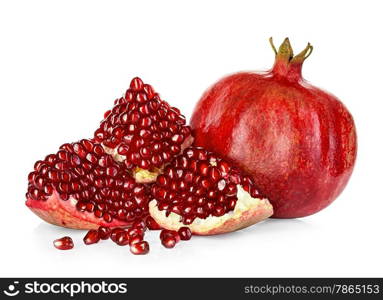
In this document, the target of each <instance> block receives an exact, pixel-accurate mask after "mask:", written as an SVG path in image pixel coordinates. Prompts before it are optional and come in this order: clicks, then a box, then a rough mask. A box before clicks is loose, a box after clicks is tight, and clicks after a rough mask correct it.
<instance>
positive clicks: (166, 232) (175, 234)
mask: <svg viewBox="0 0 383 300" xmlns="http://www.w3.org/2000/svg"><path fill="white" fill-rule="evenodd" d="M167 237H172V238H174V239H175V240H176V242H178V241H179V240H180V236H179V234H178V232H177V231H174V230H167V229H163V230H162V231H161V233H160V240H161V241H162V240H163V239H165V238H167Z"/></svg>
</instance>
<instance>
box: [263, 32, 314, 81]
mask: <svg viewBox="0 0 383 300" xmlns="http://www.w3.org/2000/svg"><path fill="white" fill-rule="evenodd" d="M269 41H270V45H271V48H272V49H273V51H274V53H275V63H274V66H273V68H272V71H271V72H272V73H273V74H274V75H276V76H278V77H282V78H286V79H288V80H289V81H299V80H300V79H301V78H302V75H301V72H302V65H303V62H304V61H305V60H306V58H308V57H309V56H310V55H311V53H312V51H313V46H312V45H311V44H310V43H307V46H306V48H305V49H303V50H302V51H301V52H300V53H299V54H297V55H294V52H293V48H292V47H291V44H290V40H289V38H285V40H284V41H283V43H282V44H281V45H280V46H279V49H278V50H277V49H276V48H275V46H274V43H273V38H272V37H270V39H269Z"/></svg>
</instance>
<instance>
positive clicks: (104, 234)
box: [98, 226, 111, 240]
mask: <svg viewBox="0 0 383 300" xmlns="http://www.w3.org/2000/svg"><path fill="white" fill-rule="evenodd" d="M110 233H111V229H110V228H109V227H105V226H100V227H99V228H98V235H99V236H100V239H102V240H107V239H109V237H110Z"/></svg>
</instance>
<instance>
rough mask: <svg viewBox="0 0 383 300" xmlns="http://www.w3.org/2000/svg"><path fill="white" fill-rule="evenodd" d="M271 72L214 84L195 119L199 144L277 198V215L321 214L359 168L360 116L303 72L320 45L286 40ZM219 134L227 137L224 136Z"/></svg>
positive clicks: (238, 75) (236, 76)
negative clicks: (298, 46)
mask: <svg viewBox="0 0 383 300" xmlns="http://www.w3.org/2000/svg"><path fill="white" fill-rule="evenodd" d="M270 42H271V44H272V47H273V49H274V51H275V54H276V59H275V64H274V67H273V68H272V69H271V70H270V71H268V72H262V73H255V72H240V73H236V74H233V75H229V76H227V77H225V78H223V79H221V80H220V81H218V82H217V83H215V84H214V85H213V86H212V87H210V88H209V89H208V90H207V91H206V92H205V93H204V94H203V96H202V98H201V99H200V100H199V102H198V104H197V106H196V107H195V110H194V112H193V115H192V118H191V127H192V130H193V133H194V137H195V144H196V145H197V146H203V147H206V148H207V149H209V150H211V151H215V152H216V153H218V154H219V155H222V156H224V157H226V158H228V159H229V160H230V161H232V162H234V163H235V164H237V165H238V166H239V167H241V168H242V169H243V170H244V171H245V172H247V173H248V174H250V175H251V176H252V179H253V180H254V183H255V184H256V185H257V187H258V188H259V190H260V192H261V193H262V194H264V195H267V197H268V198H269V199H270V201H271V204H272V205H273V208H274V215H273V217H276V218H295V217H304V216H308V215H311V214H314V213H316V212H318V211H320V210H321V209H323V208H325V207H326V206H328V205H329V204H330V203H331V202H333V201H334V200H335V198H336V197H337V196H338V195H339V194H340V193H341V192H342V190H343V189H344V187H345V186H346V184H347V182H348V180H349V178H350V176H351V173H352V171H353V167H354V163H355V159H356V150H357V140H356V139H357V138H356V130H355V125H354V121H353V118H352V116H351V114H350V113H349V112H348V110H347V109H346V107H345V106H344V105H343V104H342V103H341V102H340V101H339V99H337V98H336V97H335V96H333V95H331V94H329V93H327V92H325V91H323V90H321V89H319V88H317V87H315V86H313V85H311V84H309V83H308V82H307V81H305V80H304V79H303V78H302V76H301V69H302V65H303V62H304V60H305V59H306V58H307V57H308V56H309V55H310V54H311V52H312V49H313V47H312V46H311V45H310V44H308V45H307V47H306V48H305V49H304V50H303V51H302V52H301V53H299V54H298V55H295V56H294V54H293V50H292V48H291V45H290V42H289V40H288V39H287V38H286V39H285V41H284V42H283V44H282V45H281V46H280V48H279V50H278V51H276V49H275V47H274V45H273V43H272V40H271V39H270ZM216 137H219V138H216Z"/></svg>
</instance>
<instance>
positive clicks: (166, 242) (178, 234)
mask: <svg viewBox="0 0 383 300" xmlns="http://www.w3.org/2000/svg"><path fill="white" fill-rule="evenodd" d="M191 237H192V232H191V230H190V229H189V228H188V227H181V228H180V229H178V231H174V230H167V229H163V230H162V231H161V233H160V240H161V243H162V245H163V246H164V247H165V248H174V246H175V245H176V244H177V243H178V242H179V241H180V240H183V241H188V240H190V239H191Z"/></svg>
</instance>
